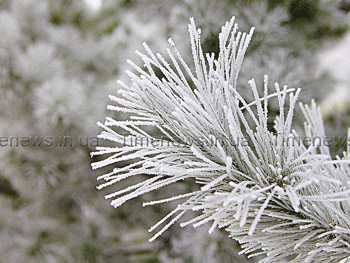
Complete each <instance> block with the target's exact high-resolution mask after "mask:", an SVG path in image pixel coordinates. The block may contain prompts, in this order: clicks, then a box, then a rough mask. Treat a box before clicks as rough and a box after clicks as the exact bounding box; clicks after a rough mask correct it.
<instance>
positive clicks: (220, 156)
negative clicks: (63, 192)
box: [92, 18, 350, 262]
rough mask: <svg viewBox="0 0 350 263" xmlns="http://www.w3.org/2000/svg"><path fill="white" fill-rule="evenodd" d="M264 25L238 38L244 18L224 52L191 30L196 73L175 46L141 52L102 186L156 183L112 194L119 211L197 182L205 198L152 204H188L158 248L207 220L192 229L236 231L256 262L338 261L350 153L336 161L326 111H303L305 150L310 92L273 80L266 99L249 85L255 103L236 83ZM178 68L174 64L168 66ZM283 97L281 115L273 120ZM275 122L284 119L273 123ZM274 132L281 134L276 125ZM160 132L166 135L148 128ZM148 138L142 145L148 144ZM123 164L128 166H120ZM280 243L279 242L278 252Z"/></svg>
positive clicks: (349, 211) (225, 34) (223, 42)
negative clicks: (207, 49) (133, 180)
mask: <svg viewBox="0 0 350 263" xmlns="http://www.w3.org/2000/svg"><path fill="white" fill-rule="evenodd" d="M253 31H254V28H252V29H251V31H250V32H249V33H241V32H239V31H238V26H237V24H235V23H234V18H232V19H231V20H230V21H229V22H227V23H226V24H225V25H224V26H223V27H222V31H221V33H220V35H219V43H220V51H219V54H218V55H217V57H215V55H214V54H204V53H203V51H202V47H201V43H200V42H201V41H200V32H201V31H200V29H197V28H196V26H195V23H194V20H193V19H191V23H190V25H189V32H190V40H191V47H192V55H193V61H194V70H192V69H191V67H190V66H189V65H187V64H186V63H185V61H184V59H183V58H182V56H181V55H180V54H179V52H178V50H177V48H176V47H175V45H174V43H173V41H172V40H171V39H169V43H170V46H171V49H168V54H167V55H168V57H169V59H168V60H166V59H165V58H164V57H163V56H162V55H160V54H154V53H153V52H152V51H151V50H150V48H149V47H148V46H147V45H146V44H144V48H145V50H146V53H145V54H144V53H141V52H137V54H138V55H139V57H140V58H141V59H142V60H143V63H144V65H142V66H138V65H136V64H134V63H133V62H131V61H129V64H130V65H131V66H132V67H133V68H134V70H135V71H136V73H133V72H131V71H127V74H128V75H129V77H130V79H131V85H127V84H125V83H123V82H119V83H120V85H121V86H122V89H120V90H119V91H118V93H119V94H120V95H121V96H112V95H111V96H110V98H111V100H112V101H114V102H116V103H117V104H118V105H117V106H115V105H110V106H108V108H109V109H110V110H113V111H117V112H122V113H130V115H131V116H130V118H129V119H127V120H114V119H112V118H106V121H105V123H104V124H102V123H99V126H101V127H102V128H103V129H104V131H103V132H102V133H101V134H100V138H103V139H106V140H108V141H111V142H113V143H115V147H98V148H97V150H96V151H95V152H93V153H92V155H102V156H104V155H108V157H107V158H105V159H103V160H100V161H98V162H95V163H93V164H92V167H93V169H97V168H101V167H104V166H107V165H116V164H119V166H118V167H119V168H114V169H113V170H112V171H111V172H110V173H108V174H105V175H102V176H99V177H98V179H99V180H102V181H103V183H102V184H101V185H99V186H98V189H102V188H105V187H108V186H111V185H113V184H116V183H118V182H119V181H121V180H124V179H127V178H129V177H132V176H136V175H143V176H147V179H145V180H143V181H141V182H139V183H137V184H134V185H131V186H129V187H128V188H125V189H122V190H119V191H117V192H114V193H111V194H109V195H107V196H106V198H107V199H112V201H111V205H112V206H114V207H119V206H120V205H122V204H123V203H125V202H126V201H128V200H130V199H133V198H135V197H138V196H140V195H143V194H145V193H148V192H151V191H154V190H157V189H159V188H161V187H164V186H167V185H169V184H172V183H176V182H179V181H183V180H187V179H191V178H194V180H195V181H196V183H197V184H198V185H199V186H200V187H199V188H198V190H197V191H193V192H189V193H182V194H179V195H176V196H173V197H169V198H168V199H163V200H157V201H152V202H148V203H144V206H147V205H156V204H160V203H164V202H169V201H175V200H177V202H178V201H180V200H184V201H183V202H182V203H180V204H178V205H177V207H176V208H175V209H174V210H173V211H172V212H171V213H169V214H168V215H167V216H165V217H164V218H163V219H162V220H161V221H159V222H158V223H156V224H155V225H154V226H153V227H152V228H151V229H150V230H149V231H154V230H156V229H158V228H160V230H158V232H157V233H156V234H155V235H154V236H153V237H152V238H151V239H150V241H153V240H155V239H156V238H157V237H159V236H160V235H161V234H162V233H163V232H164V231H165V230H166V229H168V228H169V227H170V226H171V225H172V224H174V223H175V222H176V221H177V220H179V219H180V218H181V217H182V216H183V215H184V214H186V212H189V211H200V212H202V213H201V214H199V215H198V216H196V217H194V218H192V219H190V220H188V221H185V222H182V223H181V224H180V225H181V226H182V227H183V226H186V225H189V224H192V225H193V226H194V227H197V226H200V225H202V224H204V223H207V222H211V223H212V225H211V227H210V229H209V232H210V233H211V232H213V230H214V229H215V228H216V227H219V228H225V229H226V230H227V231H228V233H229V235H230V237H232V238H234V239H236V240H238V241H239V242H240V243H241V245H242V248H243V250H242V252H241V253H245V254H248V255H249V256H257V255H264V256H265V257H264V258H263V259H262V260H261V262H277V261H279V260H280V259H283V258H286V257H288V259H289V260H290V259H291V262H321V261H322V262H335V261H339V260H342V259H345V258H347V257H349V255H350V245H349V244H350V243H349V242H350V218H349V215H350V188H349V183H350V180H349V179H350V178H349V174H350V168H349V162H350V158H349V152H346V153H344V157H343V158H339V157H338V158H337V159H336V160H332V159H331V157H330V153H329V149H328V147H327V146H325V145H324V144H323V143H322V139H323V138H325V134H324V128H323V122H322V118H321V115H320V111H319V109H318V107H317V106H316V104H315V102H312V103H311V105H310V106H308V105H303V104H300V107H301V110H302V112H303V114H304V116H305V118H306V123H305V138H306V137H307V138H310V139H311V141H313V142H315V141H316V142H317V140H314V139H315V138H317V139H318V141H320V142H321V143H311V144H310V145H306V144H305V143H303V142H301V143H300V140H301V138H303V137H302V135H298V134H297V132H296V131H295V130H293V129H292V120H293V112H294V108H295V106H296V105H297V99H298V96H299V93H300V89H291V88H288V87H287V86H284V87H280V86H279V84H278V83H275V84H274V89H275V92H273V93H270V92H269V90H271V88H269V86H270V84H269V83H268V77H267V76H265V77H264V82H263V83H264V87H263V94H259V92H258V90H259V89H258V88H257V85H256V82H255V80H254V79H251V80H250V81H249V82H248V83H249V86H250V91H247V92H251V93H252V97H253V100H252V101H246V100H245V99H244V98H243V96H242V95H241V94H240V93H239V92H238V90H239V89H237V79H238V74H239V71H240V68H241V65H242V62H243V57H244V54H245V52H246V50H247V48H248V44H249V42H250V40H251V37H252V34H253ZM169 60H170V62H168V61H169ZM273 100H275V101H277V105H278V109H279V111H278V115H277V116H271V115H270V114H269V111H268V109H269V103H270V101H273ZM273 119H274V122H272V120H273ZM272 124H274V126H273V128H272V127H271V126H272ZM148 126H151V127H154V128H156V129H158V130H159V132H160V133H161V134H162V136H161V137H159V136H158V137H157V136H155V135H154V134H153V133H152V134H151V133H150V132H147V131H148V130H149V129H146V128H147V127H148ZM137 142H138V143H137ZM124 161H129V162H128V163H127V164H125V165H124V166H122V167H121V166H120V164H123V162H124ZM276 244H278V245H276Z"/></svg>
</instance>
